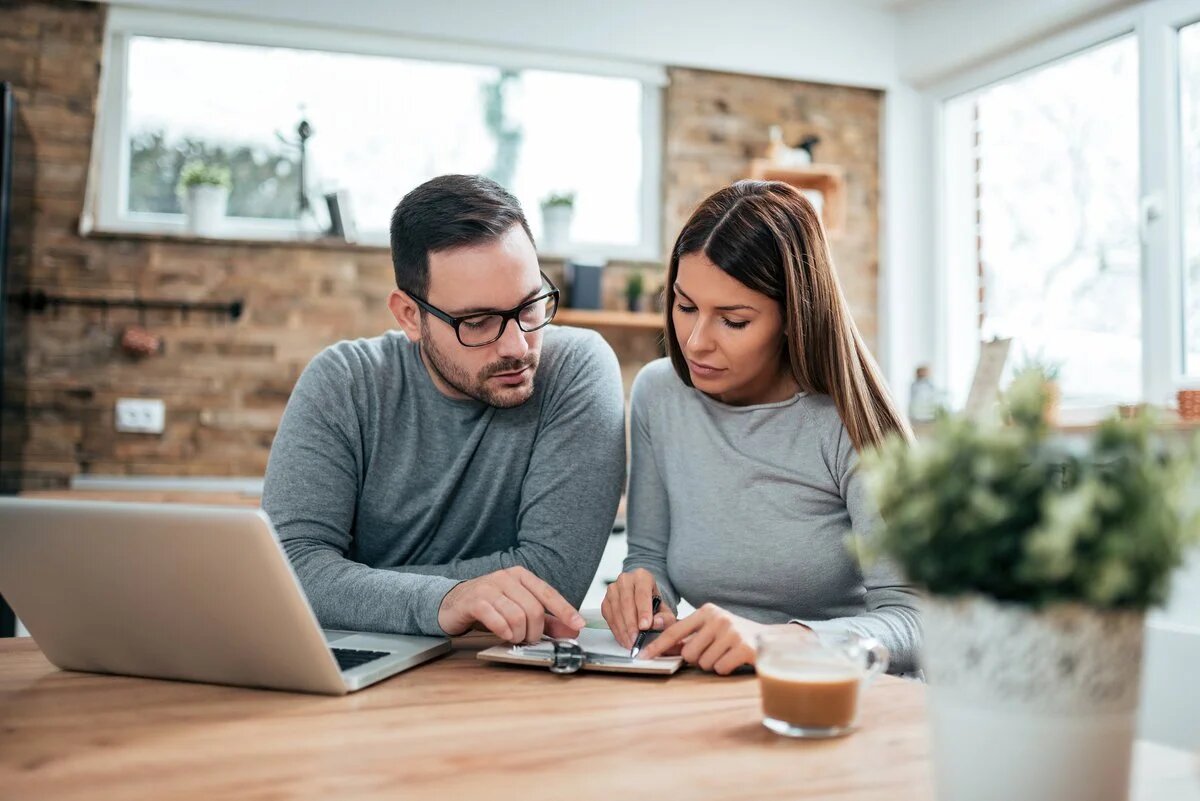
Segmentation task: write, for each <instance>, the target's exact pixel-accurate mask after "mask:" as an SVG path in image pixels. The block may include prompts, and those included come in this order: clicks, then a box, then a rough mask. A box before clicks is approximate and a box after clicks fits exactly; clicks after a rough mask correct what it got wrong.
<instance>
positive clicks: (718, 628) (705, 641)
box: [638, 604, 772, 676]
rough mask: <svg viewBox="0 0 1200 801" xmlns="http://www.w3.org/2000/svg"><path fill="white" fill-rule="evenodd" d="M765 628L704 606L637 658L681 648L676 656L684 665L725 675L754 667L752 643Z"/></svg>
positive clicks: (669, 629) (721, 610) (660, 636)
mask: <svg viewBox="0 0 1200 801" xmlns="http://www.w3.org/2000/svg"><path fill="white" fill-rule="evenodd" d="M768 628H772V627H771V626H768V625H766V624H763V623H755V622H754V621H753V620H747V619H745V618H743V617H738V616H737V615H735V614H733V613H732V612H727V611H726V610H724V609H722V608H721V607H719V606H717V605H716V604H705V605H704V606H702V607H700V608H699V609H697V610H696V612H695V613H693V614H691V615H688V616H687V617H685V618H684V619H683V620H680V621H679V622H678V623H676V624H675V625H673V626H671V627H669V628H668V629H667V630H666V631H664V632H663V633H662V634H660V635H658V637H657V638H655V640H654V641H653V642H651V643H650V644H649V645H647V646H646V647H645V648H643V649H642V652H641V654H639V655H638V656H639V658H641V659H654V658H655V657H658V656H663V655H665V654H669V653H671V652H672V650H676V649H679V646H681V645H682V649H680V650H679V654H680V656H682V657H683V659H684V661H685V662H688V663H690V664H693V665H696V666H697V667H699V668H700V669H701V670H710V671H712V672H713V673H717V674H719V675H722V676H728V675H729V674H730V673H732V672H733V671H735V670H737V669H738V668H740V667H741V666H742V665H753V664H754V658H755V645H754V640H755V638H756V637H757V636H758V634H759V633H760V632H762V631H765V630H767V629H768Z"/></svg>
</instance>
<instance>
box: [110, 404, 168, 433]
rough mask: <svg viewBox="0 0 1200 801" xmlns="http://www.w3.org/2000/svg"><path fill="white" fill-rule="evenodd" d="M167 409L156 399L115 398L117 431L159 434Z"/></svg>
mask: <svg viewBox="0 0 1200 801" xmlns="http://www.w3.org/2000/svg"><path fill="white" fill-rule="evenodd" d="M166 416H167V409H166V404H164V403H163V402H162V401H161V400H160V399H158V398H117V413H116V422H117V431H124V432H127V433H133V434H161V433H162V432H163V425H164V423H165V421H166Z"/></svg>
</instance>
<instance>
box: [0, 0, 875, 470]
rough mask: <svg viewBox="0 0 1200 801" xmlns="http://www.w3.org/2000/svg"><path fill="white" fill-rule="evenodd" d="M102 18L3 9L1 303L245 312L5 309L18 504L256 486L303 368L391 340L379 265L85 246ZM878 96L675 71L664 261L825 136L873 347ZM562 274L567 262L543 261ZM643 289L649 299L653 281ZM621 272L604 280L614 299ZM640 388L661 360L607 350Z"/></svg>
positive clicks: (305, 250)
mask: <svg viewBox="0 0 1200 801" xmlns="http://www.w3.org/2000/svg"><path fill="white" fill-rule="evenodd" d="M104 14H105V6H104V5H102V4H93V3H82V2H67V1H66V0H57V1H55V2H24V1H18V2H9V3H5V4H3V5H0V80H9V81H12V82H13V83H14V84H15V86H16V89H17V92H16V99H17V103H18V117H17V131H16V133H17V137H16V143H15V144H16V153H15V170H14V172H15V176H14V195H15V197H14V208H13V216H12V221H11V222H12V229H11V230H12V232H11V241H10V247H9V254H10V264H9V269H10V274H9V287H8V288H9V290H10V291H13V292H19V291H20V290H21V289H23V288H25V287H33V288H41V289H45V290H47V291H53V292H61V293H64V294H75V295H87V296H92V297H110V298H129V297H132V296H134V295H137V296H140V297H145V298H183V299H191V300H227V299H233V298H241V299H243V300H244V301H245V304H246V306H245V309H246V310H245V313H244V315H243V316H242V318H241V319H239V320H237V321H236V322H231V321H228V320H222V319H220V318H219V317H216V316H205V315H196V314H191V315H188V316H187V317H183V316H182V315H180V314H178V313H174V312H171V313H165V312H159V313H153V314H148V315H146V316H145V317H144V318H142V317H139V315H138V314H137V313H135V312H130V311H118V310H110V311H108V312H107V314H104V313H101V312H100V311H98V310H88V309H76V308H63V309H60V310H58V311H57V312H54V313H51V312H47V313H43V314H26V313H23V312H21V311H20V310H19V308H17V307H16V306H13V305H11V304H10V305H9V307H8V312H9V313H8V317H7V320H8V329H7V338H6V344H7V347H6V353H5V382H6V383H5V397H4V403H3V442H2V443H0V447H2V451H0V471H2V473H3V476H4V479H3V480H4V482H5V484H6V485H7V486H8V487H10V488H11V487H12V486H15V485H20V486H23V487H45V486H61V485H63V484H65V483H66V482H67V481H68V480H69V478H70V476H72V475H75V474H77V473H89V472H90V473H103V474H126V473H127V474H139V475H146V474H150V475H260V474H261V473H262V472H263V469H264V467H265V464H266V459H267V455H268V453H269V450H270V444H271V439H272V436H273V433H274V430H275V426H276V425H277V423H278V420H279V416H280V414H281V413H282V411H283V406H284V404H285V403H286V400H287V397H288V393H289V392H290V390H291V387H292V385H293V384H294V382H295V380H296V378H297V376H298V375H299V373H300V371H301V370H302V369H303V367H304V365H305V364H306V363H307V362H308V360H309V359H310V358H311V357H312V356H313V355H314V354H315V353H316V352H317V351H318V350H320V348H321V347H323V346H324V345H326V344H328V343H330V342H334V341H336V340H338V339H343V338H348V337H357V336H370V335H374V334H376V333H378V332H380V331H382V330H384V329H386V328H388V327H390V326H391V325H393V324H394V323H393V321H392V319H391V316H390V315H389V313H388V311H387V309H386V307H385V306H384V300H385V298H386V296H387V293H388V292H389V291H390V289H391V288H392V279H391V262H390V258H389V256H388V254H387V252H386V251H385V250H383V249H379V248H366V247H353V246H344V247H327V246H312V245H308V246H302V245H293V244H254V245H249V244H225V243H222V244H212V243H203V242H194V241H193V242H188V241H182V240H169V239H156V238H151V237H116V236H103V237H86V238H85V237H81V236H80V235H79V233H78V230H79V217H80V214H81V212H82V209H83V199H84V191H85V183H86V172H87V168H88V163H89V158H90V148H91V139H92V131H93V125H94V118H95V110H96V109H95V106H96V93H97V88H98V86H99V74H100V61H101V39H102V32H103V25H104ZM879 108H880V96H879V95H878V93H875V92H869V91H863V90H852V89H843V88H838V87H828V86H820V85H815V84H804V83H796V82H789V81H780V80H771V79H763V78H753V77H746V76H735V75H724V74H718V73H709V72H702V71H695V70H681V69H675V70H671V86H670V87H669V88H668V90H667V92H666V100H665V116H666V120H665V123H666V125H665V130H666V132H667V135H666V142H665V144H664V147H665V151H664V153H665V161H664V177H665V181H664V183H665V186H664V192H665V215H664V216H665V223H664V240H665V244H664V252H665V250H666V249H667V248H668V247H669V246H670V244H671V242H673V239H674V236H675V234H676V232H677V231H678V228H679V226H680V224H681V223H682V221H683V220H684V219H685V218H686V216H687V213H688V212H689V211H690V209H691V207H692V206H694V204H695V203H696V202H697V201H699V200H700V199H701V198H702V197H703V196H704V195H706V194H708V193H710V192H712V191H714V190H715V189H718V188H720V187H721V186H723V185H725V184H726V183H728V182H730V181H732V180H734V179H737V178H740V177H744V176H745V174H746V170H747V169H748V166H749V162H750V159H751V158H753V157H755V156H759V155H762V153H763V151H764V149H765V146H766V141H767V128H768V126H769V125H770V124H771V123H772V122H780V121H782V122H784V123H786V125H787V128H786V130H787V131H788V133H789V137H792V136H796V135H799V134H802V133H809V132H815V133H817V134H818V135H820V136H821V137H822V145H820V146H819V149H818V150H817V154H818V157H819V159H820V160H823V161H836V162H838V163H841V164H843V165H844V166H845V167H846V168H847V172H848V174H849V176H850V180H849V207H850V208H849V214H848V221H847V222H848V226H847V227H848V233H847V235H846V236H845V237H844V238H843V239H841V240H839V241H837V242H835V244H834V250H835V257H836V259H837V260H838V265H839V269H840V271H841V273H842V276H843V281H844V285H845V287H846V291H847V294H848V296H849V297H850V299H851V304H852V305H853V307H854V310H855V313H856V315H857V316H858V318H859V320H860V324H861V325H862V327H863V330H864V333H865V334H866V335H867V337H868V340H869V341H873V337H874V332H875V327H874V315H875V303H876V301H875V297H876V295H875V275H876V259H877V256H876V253H877V228H878V224H877V218H876V212H875V209H876V207H877V205H878V204H877V195H878V153H877V144H878V139H879ZM546 266H547V268H548V269H549V270H550V271H551V272H552V273H553V272H555V270H556V267H557V265H553V264H549V265H546ZM640 267H641V269H644V270H648V271H650V273H651V275H648V276H647V286H648V287H657V286H658V284H659V283H660V282H661V278H658V277H656V276H655V275H654V273H655V271H659V273H660V271H661V267H660V266H658V265H648V266H647V265H641V266H640ZM627 269H629V267H627V266H622V265H617V268H616V269H614V270H612V271H611V274H610V275H609V277H608V279H607V280H608V294H610V295H613V296H617V297H619V294H620V286H621V285H622V284H623V281H624V275H625V271H626V270H627ZM131 324H144V325H145V326H146V327H147V328H149V329H150V330H152V331H153V333H155V334H157V335H160V336H162V337H163V339H164V341H165V342H166V349H165V352H164V353H163V354H161V355H158V356H153V357H150V358H147V359H145V360H140V361H139V360H135V359H133V358H131V357H128V356H126V355H125V354H124V353H123V352H122V351H121V349H120V348H119V347H118V345H117V343H118V341H119V338H120V335H121V333H122V331H123V330H124V328H125V327H126V326H128V325H131ZM608 336H609V337H610V341H611V342H612V343H613V345H614V347H615V348H616V349H617V351H618V355H620V356H621V357H622V363H623V372H624V374H625V377H626V381H627V382H628V381H629V380H630V379H631V378H632V376H633V375H634V374H635V373H636V370H637V369H638V368H639V367H640V365H641V364H642V363H644V362H645V361H647V360H649V359H651V358H654V356H655V355H656V353H657V346H656V343H655V342H654V340H653V338H652V337H649V336H646V335H645V334H638V333H625V334H616V333H610V334H608ZM126 396H146V397H158V398H163V399H164V401H165V402H166V407H167V425H166V430H165V432H164V434H163V436H161V437H156V436H146V435H131V434H117V433H116V432H115V431H114V426H113V408H114V404H115V401H116V399H117V398H118V397H126Z"/></svg>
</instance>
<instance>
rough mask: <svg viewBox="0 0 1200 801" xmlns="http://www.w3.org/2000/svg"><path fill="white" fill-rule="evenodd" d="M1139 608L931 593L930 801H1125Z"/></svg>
mask: <svg viewBox="0 0 1200 801" xmlns="http://www.w3.org/2000/svg"><path fill="white" fill-rule="evenodd" d="M1144 622H1145V621H1144V615H1143V614H1142V613H1141V612H1133V611H1131V612H1101V611H1098V610H1095V609H1090V608H1087V607H1084V606H1080V605H1075V604H1064V605H1056V606H1050V607H1046V608H1045V609H1044V610H1041V611H1035V610H1033V609H1030V608H1029V607H1025V606H1021V605H1016V604H1001V603H997V602H995V601H992V600H990V599H987V598H982V597H969V598H964V599H948V598H936V597H935V598H932V599H930V600H928V601H927V604H926V611H925V615H924V628H925V638H924V646H923V654H922V666H923V668H924V670H925V674H926V677H927V679H928V681H929V712H930V722H931V725H932V730H933V762H934V773H935V777H936V783H937V795H938V798H939V799H941V800H942V801H993V799H994V800H995V801H1001V800H1003V801H1010V800H1011V799H1020V801H1125V800H1126V799H1128V797H1129V766H1130V760H1131V757H1132V748H1133V736H1134V727H1135V722H1136V712H1137V702H1138V685H1139V678H1140V674H1141V661H1142V632H1143V629H1144Z"/></svg>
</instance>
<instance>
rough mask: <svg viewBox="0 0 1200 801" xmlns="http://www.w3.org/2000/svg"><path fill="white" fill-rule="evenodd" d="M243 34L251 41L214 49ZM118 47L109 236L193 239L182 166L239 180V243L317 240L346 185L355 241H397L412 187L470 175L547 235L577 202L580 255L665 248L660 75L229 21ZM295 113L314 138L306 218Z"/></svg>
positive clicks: (155, 28) (230, 222)
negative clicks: (560, 205)
mask: <svg viewBox="0 0 1200 801" xmlns="http://www.w3.org/2000/svg"><path fill="white" fill-rule="evenodd" d="M197 30H199V33H197V32H196V31H197ZM235 30H236V32H237V34H238V36H239V37H240V38H242V39H243V41H236V42H235V41H220V38H221V37H222V36H223V35H225V34H232V33H233V32H234V31H235ZM184 31H186V34H185V33H184ZM172 34H177V35H172ZM110 35H111V40H110V44H109V48H110V52H109V58H110V59H111V60H112V62H113V63H116V64H119V65H120V68H119V69H115V70H112V74H111V75H110V76H109V79H108V80H109V85H108V90H109V91H108V92H107V97H108V98H109V99H108V100H107V101H106V102H105V106H104V111H103V116H102V121H103V122H102V124H103V125H104V127H105V132H106V133H105V142H106V145H105V146H106V151H105V152H106V154H107V155H108V156H109V158H108V159H106V161H105V162H102V168H103V167H104V166H107V165H108V164H113V165H119V166H117V167H116V168H115V169H114V170H113V171H112V173H115V174H112V173H109V174H106V175H104V176H103V178H102V185H101V188H100V195H99V198H98V204H97V205H98V208H97V211H98V214H97V218H98V224H99V225H100V227H104V228H110V229H116V230H148V231H171V230H180V229H182V226H183V216H182V211H181V208H180V198H179V194H178V192H177V190H176V186H177V184H178V179H179V174H180V170H181V169H182V168H183V166H184V165H185V164H186V163H188V162H190V161H194V160H201V161H205V162H215V163H217V164H221V165H224V166H226V167H228V168H229V170H230V173H231V178H232V187H231V190H230V196H229V205H228V214H229V217H228V218H227V220H226V225H225V227H224V229H223V230H226V231H228V232H229V235H230V236H252V237H283V238H293V237H304V236H313V235H315V233H316V232H318V231H320V230H323V229H324V227H325V226H326V225H327V215H326V214H325V202H324V198H323V195H324V194H325V193H326V192H332V191H335V190H338V191H344V192H345V193H346V196H347V197H348V206H349V213H350V215H351V216H352V221H353V223H354V224H355V228H356V229H357V232H358V238H359V239H360V241H365V242H369V243H375V244H386V242H387V228H388V223H389V218H390V215H391V211H392V209H393V208H394V207H395V205H396V202H397V201H398V200H399V199H400V198H401V197H402V196H403V195H404V194H405V193H406V192H407V191H408V190H410V189H412V188H413V187H415V186H416V185H418V184H420V183H422V182H423V181H425V180H427V179H429V178H432V177H434V176H436V175H441V174H445V173H451V172H460V173H478V174H484V175H488V176H490V177H492V178H494V179H496V180H497V181H499V182H500V183H501V184H503V185H504V186H506V187H507V188H508V189H509V190H510V191H512V192H513V193H514V194H515V195H516V196H517V198H518V200H520V201H521V204H522V206H523V207H524V209H525V212H526V216H527V217H528V218H529V222H530V226H531V227H532V229H533V232H534V236H535V238H539V237H540V235H541V228H542V220H541V214H540V212H539V205H540V201H541V200H542V199H543V198H545V197H546V196H547V195H549V194H551V193H560V192H573V193H574V194H575V198H576V201H575V214H574V221H573V224H572V228H571V248H572V250H574V249H589V250H591V251H592V252H597V253H599V254H601V255H605V256H610V257H614V256H615V257H621V256H624V257H639V256H640V257H651V256H654V255H656V254H657V251H658V246H659V242H658V231H657V225H656V221H657V220H658V219H659V216H660V214H659V210H658V208H657V204H658V203H659V200H658V184H659V175H658V170H659V159H660V156H659V154H658V152H657V150H658V149H659V148H660V147H661V145H660V142H659V137H658V133H657V126H658V106H659V102H660V101H659V94H660V91H661V90H660V88H659V83H660V82H661V81H660V80H659V76H658V75H657V73H656V72H655V71H651V70H646V69H645V68H637V67H631V66H626V65H612V64H608V63H603V64H600V65H599V69H598V72H597V73H596V74H588V73H587V72H586V71H584V70H586V69H588V68H589V67H590V66H591V65H590V64H583V65H576V64H574V63H571V62H569V61H565V60H563V59H556V61H561V62H563V63H564V67H563V68H561V69H558V68H555V66H556V65H555V64H553V63H550V64H549V65H548V66H547V62H545V60H544V59H543V60H542V61H541V62H538V61H537V60H531V59H529V58H525V59H524V60H522V59H521V58H520V57H519V56H517V55H514V54H511V53H502V52H499V53H490V52H483V53H480V52H478V51H476V50H473V49H470V48H454V49H447V50H446V52H445V53H444V54H443V53H440V52H438V53H434V55H435V56H438V57H436V58H431V57H428V55H427V54H428V52H429V51H430V47H429V46H428V45H423V46H421V47H416V48H412V49H413V50H414V52H417V51H419V57H417V56H414V57H408V56H407V55H403V56H401V55H396V53H398V52H403V51H404V50H405V43H404V42H399V41H396V40H392V39H383V38H382V37H371V36H367V35H362V36H359V35H353V36H351V35H349V34H341V35H336V36H335V35H330V36H329V37H327V38H326V39H320V38H314V37H317V36H318V35H319V34H318V33H313V32H307V31H303V32H288V31H284V32H283V33H282V34H281V33H280V32H279V31H278V30H271V31H265V30H260V31H257V32H256V30H255V29H254V28H253V27H249V28H248V27H247V26H246V24H244V23H241V22H239V23H238V24H237V26H230V27H229V29H228V30H224V29H222V28H221V27H220V25H219V21H214V20H205V21H200V20H197V19H176V18H175V17H174V15H171V16H169V17H164V15H161V14H149V15H144V16H143V15H138V14H137V13H136V12H130V11H126V10H121V9H114V10H113V15H112V17H111V18H110ZM226 38H230V37H228V36H226ZM256 39H257V40H258V41H255V40H256ZM281 42H282V44H281ZM285 45H288V46H285ZM380 51H382V52H380ZM464 53H465V54H466V55H467V58H465V59H464V58H463V54H464ZM442 55H445V58H442V57H441V56H442ZM489 59H491V63H489V62H488V60H489ZM577 66H578V69H576V67H577ZM622 71H624V72H626V73H629V74H624V75H623V74H620V73H621V72H622ZM301 119H304V120H307V121H308V123H309V124H310V125H311V129H312V136H311V138H309V139H308V141H307V146H306V148H307V156H306V158H305V165H304V184H305V197H306V199H307V202H308V207H309V211H305V210H303V209H302V203H301V169H300V167H301V165H300V150H299V148H298V147H297V146H296V142H297V140H298V137H297V130H296V129H297V125H298V124H299V122H300V121H301ZM102 172H104V170H103V169H102Z"/></svg>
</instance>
